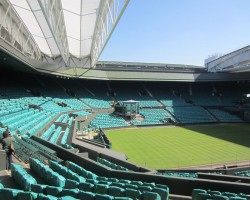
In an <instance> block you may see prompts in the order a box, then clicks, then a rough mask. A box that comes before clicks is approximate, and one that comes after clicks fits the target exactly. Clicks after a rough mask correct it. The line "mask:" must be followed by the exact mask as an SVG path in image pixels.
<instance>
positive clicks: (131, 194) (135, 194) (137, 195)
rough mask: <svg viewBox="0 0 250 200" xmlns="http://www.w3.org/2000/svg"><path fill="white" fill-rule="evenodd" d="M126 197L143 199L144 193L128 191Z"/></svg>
mask: <svg viewBox="0 0 250 200" xmlns="http://www.w3.org/2000/svg"><path fill="white" fill-rule="evenodd" d="M125 195H126V197H129V198H132V199H138V200H141V199H142V196H141V195H142V193H141V192H140V191H139V190H134V189H126V191H125Z"/></svg>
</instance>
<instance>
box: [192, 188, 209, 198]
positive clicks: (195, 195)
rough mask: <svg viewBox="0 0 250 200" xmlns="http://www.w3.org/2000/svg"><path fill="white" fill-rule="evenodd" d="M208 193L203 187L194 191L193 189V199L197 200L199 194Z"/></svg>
mask: <svg viewBox="0 0 250 200" xmlns="http://www.w3.org/2000/svg"><path fill="white" fill-rule="evenodd" d="M206 193H207V191H206V190H202V189H193V191H192V199H193V200H196V199H197V195H198V194H206Z"/></svg>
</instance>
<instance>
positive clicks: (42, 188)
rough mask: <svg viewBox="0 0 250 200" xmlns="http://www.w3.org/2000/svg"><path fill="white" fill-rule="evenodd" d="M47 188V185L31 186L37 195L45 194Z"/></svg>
mask: <svg viewBox="0 0 250 200" xmlns="http://www.w3.org/2000/svg"><path fill="white" fill-rule="evenodd" d="M46 187H47V185H41V184H31V191H32V192H35V193H44V191H45V190H46Z"/></svg>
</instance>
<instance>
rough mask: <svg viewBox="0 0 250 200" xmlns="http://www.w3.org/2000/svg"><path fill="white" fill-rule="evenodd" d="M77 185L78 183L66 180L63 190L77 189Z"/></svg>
mask: <svg viewBox="0 0 250 200" xmlns="http://www.w3.org/2000/svg"><path fill="white" fill-rule="evenodd" d="M78 185H79V182H77V181H73V180H70V179H66V182H65V188H66V189H74V188H78Z"/></svg>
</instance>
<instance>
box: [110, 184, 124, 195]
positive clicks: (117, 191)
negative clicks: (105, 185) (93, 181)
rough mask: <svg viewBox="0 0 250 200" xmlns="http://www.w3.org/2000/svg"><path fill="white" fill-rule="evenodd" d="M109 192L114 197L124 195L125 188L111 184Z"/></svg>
mask: <svg viewBox="0 0 250 200" xmlns="http://www.w3.org/2000/svg"><path fill="white" fill-rule="evenodd" d="M108 194H109V195H111V196H114V197H124V196H125V190H124V189H123V188H120V187H115V186H110V187H109V189H108Z"/></svg>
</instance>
